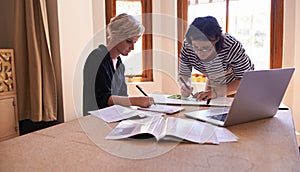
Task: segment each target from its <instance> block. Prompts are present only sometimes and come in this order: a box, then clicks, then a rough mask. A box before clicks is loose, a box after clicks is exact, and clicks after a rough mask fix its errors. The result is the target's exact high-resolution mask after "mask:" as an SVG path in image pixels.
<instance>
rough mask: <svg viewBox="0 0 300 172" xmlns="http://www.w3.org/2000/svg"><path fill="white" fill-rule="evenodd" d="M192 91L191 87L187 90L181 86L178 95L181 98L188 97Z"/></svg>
mask: <svg viewBox="0 0 300 172" xmlns="http://www.w3.org/2000/svg"><path fill="white" fill-rule="evenodd" d="M193 90H194V88H193V87H188V88H187V87H186V86H184V85H182V86H181V89H180V94H181V96H183V97H189V96H190V95H191V94H192V92H193Z"/></svg>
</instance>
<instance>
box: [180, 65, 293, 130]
mask: <svg viewBox="0 0 300 172" xmlns="http://www.w3.org/2000/svg"><path fill="white" fill-rule="evenodd" d="M294 70H295V68H280V69H270V70H254V71H247V72H245V73H244V76H243V78H242V80H241V82H240V86H239V88H238V90H237V93H236V94H235V96H234V100H233V102H232V104H231V106H230V107H219V108H211V109H206V110H197V111H192V112H186V113H185V114H184V115H185V116H187V117H190V118H194V119H198V120H201V121H205V122H209V123H212V124H215V125H218V126H231V125H236V124H241V123H246V122H250V121H255V120H259V119H264V118H269V117H273V116H274V115H275V114H276V112H277V110H278V107H279V105H280V104H281V101H282V98H283V96H284V94H285V91H286V89H287V87H288V85H289V82H290V80H291V77H292V75H293V72H294Z"/></svg>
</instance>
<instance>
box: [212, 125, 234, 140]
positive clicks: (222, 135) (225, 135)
mask: <svg viewBox="0 0 300 172" xmlns="http://www.w3.org/2000/svg"><path fill="white" fill-rule="evenodd" d="M216 135H217V139H218V141H219V142H237V141H238V137H237V136H236V135H234V134H233V133H232V132H231V131H229V130H228V129H227V128H224V127H217V129H216Z"/></svg>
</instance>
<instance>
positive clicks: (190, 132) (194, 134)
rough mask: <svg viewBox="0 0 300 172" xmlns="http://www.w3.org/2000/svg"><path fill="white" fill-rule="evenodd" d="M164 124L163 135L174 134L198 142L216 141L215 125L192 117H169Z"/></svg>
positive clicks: (215, 142)
mask: <svg viewBox="0 0 300 172" xmlns="http://www.w3.org/2000/svg"><path fill="white" fill-rule="evenodd" d="M166 125H167V127H166V131H165V135H169V136H176V137H178V138H182V139H185V140H188V141H191V142H195V143H200V144H204V143H212V142H213V143H214V144H217V143H218V141H217V140H216V137H215V136H214V135H215V128H216V126H213V125H211V124H208V123H204V122H200V121H196V120H192V119H183V118H175V117H169V118H167V122H166ZM212 139H215V140H212Z"/></svg>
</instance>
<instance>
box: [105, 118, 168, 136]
mask: <svg viewBox="0 0 300 172" xmlns="http://www.w3.org/2000/svg"><path fill="white" fill-rule="evenodd" d="M164 125H165V119H164V118H163V117H161V116H153V117H147V118H142V119H135V120H124V121H121V122H120V123H119V124H118V125H117V126H116V127H115V128H114V129H113V130H112V131H111V132H110V133H109V134H108V135H107V136H106V137H105V139H124V138H128V137H131V136H135V135H138V134H145V133H148V134H151V135H153V136H154V137H155V138H156V140H159V137H160V134H161V131H162V130H163V127H164Z"/></svg>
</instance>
